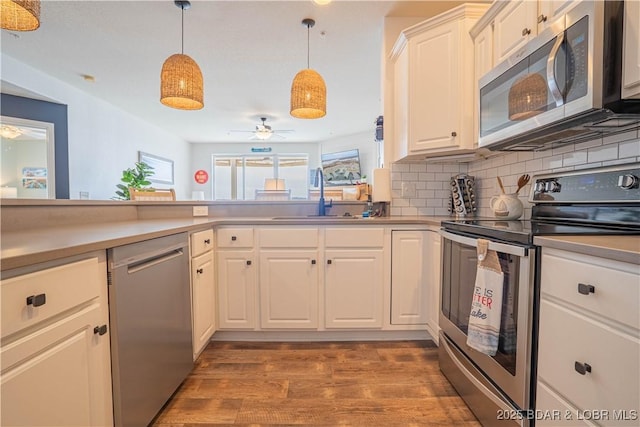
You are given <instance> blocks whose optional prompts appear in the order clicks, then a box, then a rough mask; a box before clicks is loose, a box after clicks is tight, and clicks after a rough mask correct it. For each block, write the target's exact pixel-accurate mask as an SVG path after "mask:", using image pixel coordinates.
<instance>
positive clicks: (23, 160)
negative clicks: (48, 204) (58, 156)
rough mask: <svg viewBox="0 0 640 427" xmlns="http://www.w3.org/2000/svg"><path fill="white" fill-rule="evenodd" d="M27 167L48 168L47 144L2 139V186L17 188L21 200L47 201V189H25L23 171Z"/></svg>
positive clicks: (44, 142) (0, 162)
mask: <svg viewBox="0 0 640 427" xmlns="http://www.w3.org/2000/svg"><path fill="white" fill-rule="evenodd" d="M25 167H37V168H40V167H43V168H46V167H47V142H46V141H42V140H10V139H6V138H2V153H1V154H0V172H1V174H0V175H1V177H0V185H2V186H3V187H5V186H6V187H15V188H17V189H18V197H19V198H29V199H46V198H47V197H48V191H47V189H46V188H44V189H39V188H25V187H24V186H23V183H22V169H23V168H25ZM47 185H49V182H48V183H47Z"/></svg>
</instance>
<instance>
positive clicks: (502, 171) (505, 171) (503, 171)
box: [496, 164, 511, 177]
mask: <svg viewBox="0 0 640 427" xmlns="http://www.w3.org/2000/svg"><path fill="white" fill-rule="evenodd" d="M510 173H511V165H510V164H508V165H504V166H500V167H499V168H498V173H497V174H496V175H497V176H500V177H502V176H505V175H509V174H510Z"/></svg>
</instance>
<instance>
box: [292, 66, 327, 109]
mask: <svg viewBox="0 0 640 427" xmlns="http://www.w3.org/2000/svg"><path fill="white" fill-rule="evenodd" d="M290 113H291V115H292V116H293V117H296V118H299V119H319V118H320V117H324V116H325V115H326V114H327V86H326V85H325V83H324V79H323V78H322V76H321V75H320V74H318V72H316V71H315V70H312V69H310V68H307V69H305V70H302V71H300V72H299V73H298V74H296V76H295V77H294V79H293V83H291V111H290Z"/></svg>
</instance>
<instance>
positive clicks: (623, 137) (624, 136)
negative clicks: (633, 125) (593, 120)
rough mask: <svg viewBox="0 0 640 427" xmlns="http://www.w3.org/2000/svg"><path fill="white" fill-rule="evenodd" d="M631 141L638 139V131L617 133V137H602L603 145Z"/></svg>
mask: <svg viewBox="0 0 640 427" xmlns="http://www.w3.org/2000/svg"><path fill="white" fill-rule="evenodd" d="M632 139H638V129H635V130H631V131H628V132H623V133H619V134H617V135H609V136H605V137H604V143H605V144H613V143H617V142H624V141H629V140H632Z"/></svg>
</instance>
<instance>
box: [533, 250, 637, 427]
mask: <svg viewBox="0 0 640 427" xmlns="http://www.w3.org/2000/svg"><path fill="white" fill-rule="evenodd" d="M638 283H640V266H638V265H634V264H628V263H623V262H618V261H615V260H610V259H603V258H597V257H593V256H589V255H585V254H576V253H572V252H568V251H562V250H557V249H551V248H544V247H543V248H542V261H541V297H540V327H539V334H540V335H539V349H538V382H537V384H538V394H539V395H540V396H542V397H541V399H540V400H539V401H538V402H537V405H536V409H539V410H543V411H544V410H561V411H563V412H562V413H563V414H564V413H565V412H564V410H566V408H567V407H569V408H570V411H571V413H572V414H574V415H575V414H578V413H584V411H588V410H594V409H597V410H599V411H607V415H606V416H607V418H606V419H604V420H601V421H604V422H605V424H606V425H607V426H636V425H638V424H637V423H638V418H637V416H638V414H640V412H639V411H640V364H639V363H638V361H639V360H640V339H639V337H640V317H639V316H638V301H640V287H639V286H638ZM633 411H635V412H633ZM633 414H635V416H634V415H633ZM574 418H575V417H574ZM563 421H564V422H565V424H566V425H570V423H569V422H568V420H563ZM592 421H593V420H592ZM596 423H598V424H599V422H597V421H596ZM540 424H541V425H557V420H556V421H553V422H551V421H547V422H545V421H544V420H542V421H541V422H540ZM536 425H537V423H536Z"/></svg>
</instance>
